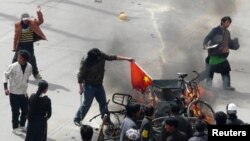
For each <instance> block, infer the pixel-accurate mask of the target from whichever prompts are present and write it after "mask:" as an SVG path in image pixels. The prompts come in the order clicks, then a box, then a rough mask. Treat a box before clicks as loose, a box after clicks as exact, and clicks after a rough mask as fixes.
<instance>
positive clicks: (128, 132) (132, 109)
mask: <svg viewBox="0 0 250 141" xmlns="http://www.w3.org/2000/svg"><path fill="white" fill-rule="evenodd" d="M142 107H143V108H142ZM126 110H127V113H126V117H125V118H124V119H123V120H122V124H121V134H120V141H207V140H208V126H209V124H208V123H207V122H206V121H205V120H204V119H202V118H197V119H196V120H195V122H194V123H191V122H190V121H189V120H188V118H187V117H186V116H184V115H183V114H180V113H181V112H180V110H181V108H180V105H179V104H177V103H176V104H172V105H171V113H170V115H169V116H166V118H165V119H164V120H163V122H162V128H161V131H160V134H159V132H158V131H155V130H154V128H153V120H154V119H155V117H154V113H155V108H154V107H153V106H152V105H148V106H141V105H140V104H137V103H133V104H129V105H127V106H126ZM225 110H226V111H225V112H224V111H217V112H216V113H215V117H214V118H215V121H216V123H215V124H216V125H220V126H223V125H244V124H247V123H244V122H243V121H242V120H241V119H239V118H238V117H237V106H236V104H235V103H229V104H228V105H226V108H225ZM141 114H143V115H144V117H143V118H141V116H140V115H141ZM80 133H81V137H82V140H83V141H90V140H91V139H92V137H93V128H92V127H91V126H90V125H81V129H80Z"/></svg>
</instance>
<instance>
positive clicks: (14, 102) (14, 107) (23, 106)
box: [10, 94, 28, 129]
mask: <svg viewBox="0 0 250 141" xmlns="http://www.w3.org/2000/svg"><path fill="white" fill-rule="evenodd" d="M10 105H11V111H12V128H13V129H15V128H18V127H19V125H20V126H25V123H26V118H27V113H28V97H27V96H25V95H24V94H23V95H17V94H10ZM20 111H21V116H20ZM19 116H20V117H19ZM19 118H20V120H19Z"/></svg>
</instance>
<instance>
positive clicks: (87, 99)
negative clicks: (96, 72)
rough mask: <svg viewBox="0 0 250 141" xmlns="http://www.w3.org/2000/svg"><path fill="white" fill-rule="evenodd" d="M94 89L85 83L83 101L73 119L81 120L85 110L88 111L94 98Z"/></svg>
mask: <svg viewBox="0 0 250 141" xmlns="http://www.w3.org/2000/svg"><path fill="white" fill-rule="evenodd" d="M94 93H95V89H94V88H93V87H92V86H91V85H88V84H85V91H84V93H83V94H84V101H83V104H82V105H81V106H80V107H79V109H78V111H77V113H76V115H75V119H76V120H83V119H84V117H85V116H86V114H87V112H88V111H89V108H90V106H91V105H92V102H93V99H94Z"/></svg>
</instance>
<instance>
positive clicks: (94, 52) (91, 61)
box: [86, 48, 101, 67]
mask: <svg viewBox="0 0 250 141" xmlns="http://www.w3.org/2000/svg"><path fill="white" fill-rule="evenodd" d="M100 55H101V51H100V50H99V49H98V48H92V49H90V50H89V51H88V56H87V59H86V66H87V67H91V66H92V65H95V64H96V63H97V62H98V60H99V58H98V57H99V56H100Z"/></svg>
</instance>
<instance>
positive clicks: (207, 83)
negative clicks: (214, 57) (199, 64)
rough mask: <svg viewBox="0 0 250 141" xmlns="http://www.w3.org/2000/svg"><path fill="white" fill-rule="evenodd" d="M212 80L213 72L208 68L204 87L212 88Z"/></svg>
mask: <svg viewBox="0 0 250 141" xmlns="http://www.w3.org/2000/svg"><path fill="white" fill-rule="evenodd" d="M213 78H214V72H213V71H212V70H211V68H210V67H208V71H207V80H206V86H207V87H212V83H213Z"/></svg>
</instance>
